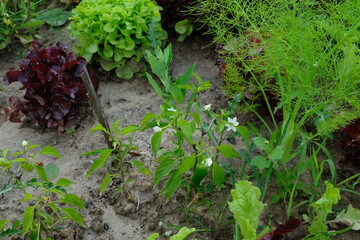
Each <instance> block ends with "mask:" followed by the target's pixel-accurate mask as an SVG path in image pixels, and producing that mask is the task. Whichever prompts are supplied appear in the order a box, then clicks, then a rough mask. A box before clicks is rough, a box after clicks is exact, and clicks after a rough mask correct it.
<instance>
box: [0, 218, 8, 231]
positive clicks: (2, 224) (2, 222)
mask: <svg viewBox="0 0 360 240" xmlns="http://www.w3.org/2000/svg"><path fill="white" fill-rule="evenodd" d="M8 222H9V220H0V231H2V230H3V229H4V227H5V226H6V225H7V224H8Z"/></svg>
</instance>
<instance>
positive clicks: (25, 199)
mask: <svg viewBox="0 0 360 240" xmlns="http://www.w3.org/2000/svg"><path fill="white" fill-rule="evenodd" d="M33 198H34V197H33V195H31V194H30V193H26V194H25V196H24V198H23V199H21V200H20V201H19V202H24V201H28V200H31V199H33Z"/></svg>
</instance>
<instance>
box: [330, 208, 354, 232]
mask: <svg viewBox="0 0 360 240" xmlns="http://www.w3.org/2000/svg"><path fill="white" fill-rule="evenodd" d="M333 224H344V225H346V226H351V229H352V230H355V231H359V230H360V210H359V209H356V208H353V206H352V205H351V204H350V205H349V206H348V209H347V210H345V209H344V210H342V211H341V212H340V213H339V215H337V216H336V218H335V219H334V220H332V221H330V225H333Z"/></svg>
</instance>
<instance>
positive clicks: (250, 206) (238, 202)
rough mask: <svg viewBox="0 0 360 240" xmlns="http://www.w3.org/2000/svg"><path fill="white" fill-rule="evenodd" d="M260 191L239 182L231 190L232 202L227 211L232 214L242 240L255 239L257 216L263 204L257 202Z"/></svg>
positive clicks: (245, 182) (244, 182)
mask: <svg viewBox="0 0 360 240" xmlns="http://www.w3.org/2000/svg"><path fill="white" fill-rule="evenodd" d="M260 195H261V192H260V189H259V188H257V187H254V186H252V184H251V183H250V182H248V181H239V182H237V183H236V184H235V189H233V190H231V196H232V199H233V201H232V202H229V209H230V211H231V212H232V213H233V214H234V218H235V220H236V223H237V224H238V225H239V227H240V230H241V233H242V236H243V238H244V239H249V240H250V239H251V240H255V239H256V229H257V227H258V222H259V216H260V213H261V211H262V209H263V208H264V204H263V203H262V202H261V201H259V197H260Z"/></svg>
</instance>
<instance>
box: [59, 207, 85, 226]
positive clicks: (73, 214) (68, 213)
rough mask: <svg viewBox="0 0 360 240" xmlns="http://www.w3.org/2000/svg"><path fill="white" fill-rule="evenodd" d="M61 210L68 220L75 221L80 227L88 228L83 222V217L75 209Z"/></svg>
mask: <svg viewBox="0 0 360 240" xmlns="http://www.w3.org/2000/svg"><path fill="white" fill-rule="evenodd" d="M60 210H61V211H63V212H64V213H65V215H66V216H67V218H69V219H71V220H73V221H74V222H76V223H77V224H79V225H80V226H83V227H86V226H85V224H84V220H83V218H82V216H81V215H80V213H78V211H76V210H75V209H74V208H60Z"/></svg>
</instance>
